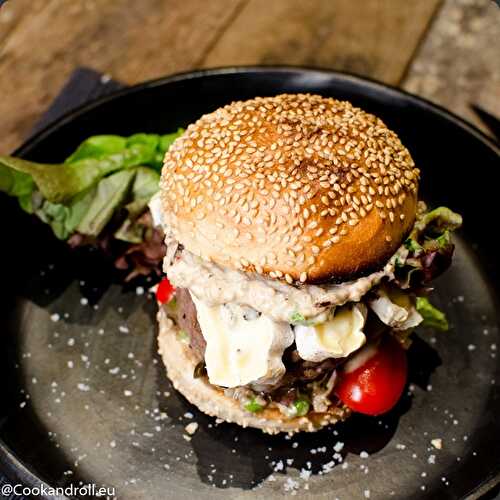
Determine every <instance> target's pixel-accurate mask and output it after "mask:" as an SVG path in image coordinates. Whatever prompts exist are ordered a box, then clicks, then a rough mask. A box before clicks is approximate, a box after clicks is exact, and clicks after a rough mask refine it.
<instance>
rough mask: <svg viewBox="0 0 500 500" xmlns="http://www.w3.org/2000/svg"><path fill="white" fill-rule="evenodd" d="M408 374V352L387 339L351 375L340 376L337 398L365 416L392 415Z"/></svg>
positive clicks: (345, 373)
mask: <svg viewBox="0 0 500 500" xmlns="http://www.w3.org/2000/svg"><path fill="white" fill-rule="evenodd" d="M407 372H408V366H407V360H406V352H405V350H404V349H403V348H402V347H401V346H400V345H399V344H398V342H397V341H396V340H394V339H393V338H392V337H389V336H386V338H384V339H383V340H382V341H381V343H380V344H379V346H378V347H377V350H376V352H375V353H374V354H373V355H372V356H371V357H369V358H368V359H367V360H366V361H365V362H364V363H363V364H362V365H361V366H360V367H358V368H356V369H354V370H353V371H351V372H344V373H342V372H340V374H339V382H338V383H337V384H336V387H335V394H336V395H337V397H338V398H339V399H340V400H341V401H342V402H343V403H344V404H345V405H347V406H348V407H349V408H351V410H353V411H356V412H359V413H364V414H366V415H380V414H381V413H385V412H387V411H389V410H390V409H391V408H392V407H393V406H394V405H395V404H396V403H397V402H398V400H399V398H400V397H401V394H402V392H403V389H404V387H405V385H406V377H407Z"/></svg>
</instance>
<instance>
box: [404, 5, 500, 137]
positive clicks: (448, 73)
mask: <svg viewBox="0 0 500 500" xmlns="http://www.w3.org/2000/svg"><path fill="white" fill-rule="evenodd" d="M499 41H500V9H499V8H498V7H497V6H496V5H495V3H494V2H484V1H483V0H468V1H467V2H463V1H462V2H457V1H455V0H446V2H445V4H444V5H443V8H442V9H441V10H440V12H439V14H438V16H437V18H436V20H435V22H433V24H432V26H431V28H430V30H429V33H428V36H427V38H426V40H425V42H424V43H423V44H422V47H421V49H420V50H419V51H418V55H417V56H416V58H415V60H414V62H413V64H412V65H411V67H410V68H409V71H408V74H407V76H406V78H405V80H404V82H403V88H405V89H406V90H408V91H410V92H414V93H416V94H419V95H422V96H423V97H426V98H428V99H430V100H431V101H434V102H436V103H438V104H441V105H442V106H444V107H446V108H448V109H450V110H451V111H453V112H455V113H457V114H458V115H460V116H462V117H463V118H465V119H466V120H469V121H471V122H473V123H475V124H476V125H477V126H478V127H480V128H482V129H483V130H484V131H485V132H486V133H489V130H488V129H487V128H486V127H485V126H484V125H483V123H482V122H481V121H480V120H479V119H478V117H477V116H476V114H475V113H474V112H473V111H472V109H471V105H472V104H475V105H479V106H480V107H482V108H483V109H485V110H486V111H488V112H489V113H491V114H493V115H494V116H496V117H497V118H499V119H500V64H499V62H500V56H499Z"/></svg>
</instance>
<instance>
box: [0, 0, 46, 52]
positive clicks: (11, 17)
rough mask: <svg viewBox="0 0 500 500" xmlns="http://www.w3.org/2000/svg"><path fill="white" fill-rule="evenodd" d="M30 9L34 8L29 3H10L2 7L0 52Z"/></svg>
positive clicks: (0, 7)
mask: <svg viewBox="0 0 500 500" xmlns="http://www.w3.org/2000/svg"><path fill="white" fill-rule="evenodd" d="M41 7H43V5H41ZM30 9H32V7H31V6H30V5H29V4H28V3H27V2H14V1H10V2H6V3H4V4H2V5H1V6H0V50H1V47H2V45H3V44H4V42H5V40H6V39H7V37H8V35H9V33H10V32H11V31H12V30H13V29H14V28H15V27H16V26H17V24H18V23H19V21H20V20H21V18H22V17H23V15H25V14H26V13H27V12H28V11H29V10H30Z"/></svg>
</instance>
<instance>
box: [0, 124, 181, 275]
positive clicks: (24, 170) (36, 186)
mask: <svg viewBox="0 0 500 500" xmlns="http://www.w3.org/2000/svg"><path fill="white" fill-rule="evenodd" d="M182 132H183V130H182V129H179V130H178V131H177V132H174V133H171V134H166V135H158V134H144V133H139V134H134V135H131V136H130V137H121V136H118V135H97V136H93V137H90V138H88V139H86V140H85V141H83V142H82V143H81V144H80V145H79V146H78V148H77V149H76V150H75V151H74V152H73V153H72V154H71V155H70V156H69V157H68V158H66V160H65V161H64V162H63V163H59V164H41V163H35V162H31V161H26V160H22V159H20V158H15V157H12V156H0V191H3V192H5V193H7V194H8V195H10V196H13V197H15V198H17V199H18V201H19V205H20V206H21V208H22V209H23V210H25V211H26V212H28V213H30V214H34V215H36V216H37V217H39V218H40V219H41V220H42V221H43V222H45V223H46V224H48V225H49V226H50V227H51V228H52V230H53V232H54V234H55V236H56V237H57V238H59V239H61V240H67V241H68V242H69V243H70V244H71V245H72V246H80V245H87V244H95V245H99V246H101V247H102V248H109V247H110V245H112V244H113V242H123V243H125V244H126V245H122V250H123V253H122V254H120V255H119V256H118V258H117V260H116V265H117V266H118V267H119V268H122V269H129V271H130V274H129V278H131V277H133V276H136V275H137V274H149V273H150V272H151V271H153V270H157V269H158V272H159V268H161V266H159V265H158V264H159V263H161V259H162V258H163V255H164V248H163V236H162V235H161V234H160V233H159V231H158V230H157V229H155V228H154V227H153V225H152V222H151V216H150V214H149V211H148V206H147V204H148V202H149V200H150V199H151V197H152V196H153V195H154V194H155V193H156V192H157V191H158V189H159V181H160V172H161V167H162V164H163V157H164V156H165V152H166V151H167V150H168V148H169V147H170V145H171V144H172V143H173V142H174V140H175V139H176V138H177V137H178V136H179V135H181V134H182Z"/></svg>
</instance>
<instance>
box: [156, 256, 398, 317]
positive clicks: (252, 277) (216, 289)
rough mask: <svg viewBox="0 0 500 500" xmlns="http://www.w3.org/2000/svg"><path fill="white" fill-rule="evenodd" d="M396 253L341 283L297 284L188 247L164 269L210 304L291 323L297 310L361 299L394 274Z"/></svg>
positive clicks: (310, 312)
mask: <svg viewBox="0 0 500 500" xmlns="http://www.w3.org/2000/svg"><path fill="white" fill-rule="evenodd" d="M396 255H397V254H395V255H394V256H393V257H392V258H391V259H390V260H389V262H388V263H387V264H386V265H385V267H384V268H383V269H382V270H381V271H378V272H375V273H372V274H370V275H368V276H365V277H363V278H359V279H357V280H354V281H348V282H346V283H342V284H338V285H333V284H332V285H303V286H300V287H295V286H292V285H288V284H286V283H282V282H280V281H277V280H272V279H266V278H263V277H262V276H259V275H256V274H248V273H243V272H241V271H236V270H233V269H229V268H222V267H220V266H218V265H216V264H214V263H211V262H206V261H204V260H202V259H201V258H200V257H197V256H195V255H193V254H192V253H190V252H188V251H187V250H186V249H184V250H183V251H182V252H181V253H180V254H178V255H177V256H176V257H175V259H172V260H170V259H165V264H164V271H165V272H166V273H167V275H168V278H169V280H170V281H171V283H172V284H173V285H174V286H177V287H183V288H189V290H191V291H192V292H194V294H195V295H196V296H197V297H198V298H200V299H201V300H203V301H204V302H205V303H207V304H208V305H212V306H214V305H219V304H228V303H236V304H241V305H246V306H249V307H252V308H253V309H255V310H257V311H260V312H262V313H264V314H266V315H268V316H270V317H271V318H273V319H274V320H276V321H286V322H291V317H292V316H293V315H294V314H295V313H300V314H301V315H302V316H304V318H307V319H309V318H314V316H317V315H319V314H321V313H323V312H324V311H326V310H328V309H330V308H331V307H333V306H341V305H343V304H346V303H347V302H359V301H360V300H361V299H362V297H363V296H364V295H366V293H367V292H368V291H369V290H370V289H371V288H373V287H374V286H376V285H378V284H379V283H380V281H381V280H382V279H383V278H386V277H387V278H389V279H391V278H392V277H393V272H394V267H395V259H396ZM172 261H173V262H172Z"/></svg>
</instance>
